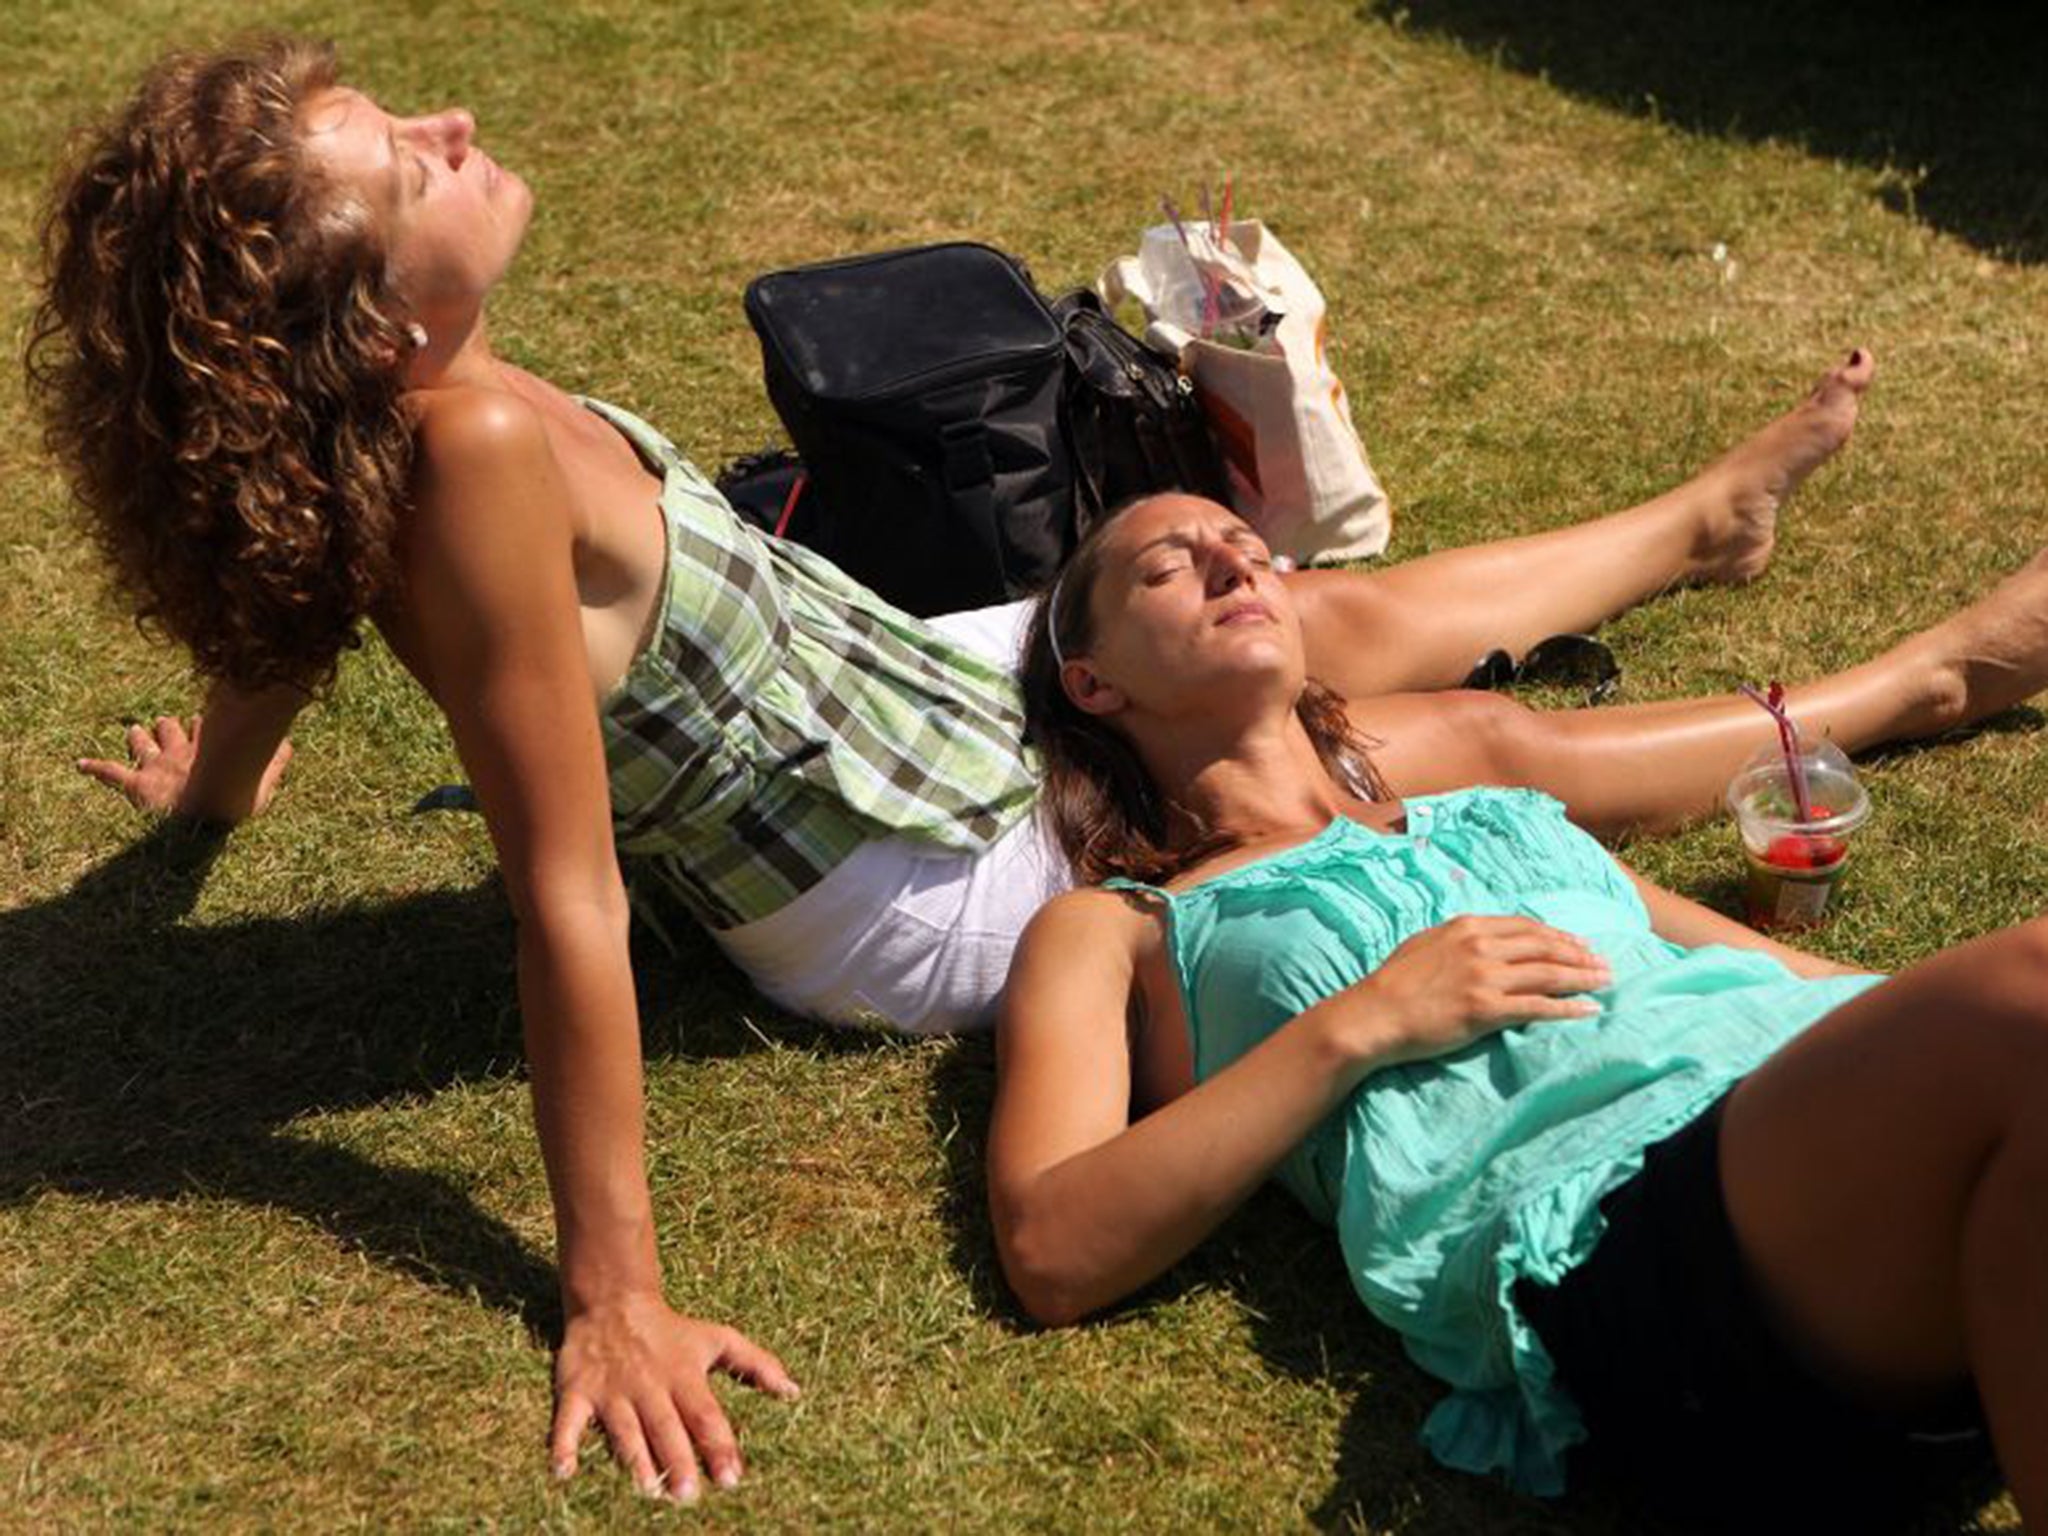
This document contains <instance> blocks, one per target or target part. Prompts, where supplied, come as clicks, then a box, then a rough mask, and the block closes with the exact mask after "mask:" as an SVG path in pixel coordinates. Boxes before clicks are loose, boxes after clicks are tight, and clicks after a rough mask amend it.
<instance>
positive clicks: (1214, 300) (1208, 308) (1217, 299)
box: [1159, 196, 1223, 336]
mask: <svg viewBox="0 0 2048 1536" xmlns="http://www.w3.org/2000/svg"><path fill="white" fill-rule="evenodd" d="M1159 206H1160V207H1161V208H1163V209H1165V210H1166V217H1167V218H1168V219H1169V220H1171V221H1172V223H1173V232H1174V233H1175V234H1177V235H1179V236H1180V243H1181V245H1182V246H1183V247H1184V248H1185V249H1186V251H1187V253H1188V260H1189V261H1190V262H1192V263H1193V264H1194V268H1195V276H1196V277H1197V278H1199V279H1200V280H1201V284H1202V334H1203V335H1204V336H1209V335H1212V334H1213V333H1214V332H1215V330H1216V326H1217V323H1218V322H1219V321H1220V320H1221V319H1222V318H1223V300H1222V297H1221V295H1219V294H1218V293H1217V291H1216V278H1215V276H1214V275H1213V274H1212V273H1211V272H1210V271H1209V269H1208V268H1207V267H1205V266H1203V265H1202V261H1201V258H1200V257H1198V256H1197V255H1196V254H1195V242H1194V241H1192V240H1190V239H1189V238H1188V229H1187V226H1186V225H1185V224H1183V223H1181V221H1180V210H1179V209H1178V208H1176V207H1174V206H1173V199H1172V198H1170V197H1164V196H1162V197H1161V198H1160V199H1159Z"/></svg>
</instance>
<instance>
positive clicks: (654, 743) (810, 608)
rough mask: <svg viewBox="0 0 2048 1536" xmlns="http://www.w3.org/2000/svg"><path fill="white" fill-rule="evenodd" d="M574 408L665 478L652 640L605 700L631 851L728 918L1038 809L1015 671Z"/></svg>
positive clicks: (609, 748)
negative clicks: (752, 519)
mask: <svg viewBox="0 0 2048 1536" xmlns="http://www.w3.org/2000/svg"><path fill="white" fill-rule="evenodd" d="M583 404H584V405H585V406H587V407H588V408H589V409H591V410H593V411H595V412H596V413H597V414H598V415H600V416H602V417H604V419H605V420H607V421H609V422H610V423H611V424H612V425H613V426H615V427H616V428H618V430H619V431H620V432H621V433H622V434H624V436H625V437H626V438H627V439H628V440H629V441H630V442H632V443H633V445H634V446H635V447H637V448H638V449H639V450H640V453H641V455H642V456H643V457H644V458H645V459H646V461H647V463H648V466H649V467H650V468H651V469H653V470H654V471H656V472H657V473H658V474H660V475H661V477H662V491H661V509H662V517H663V520H664V522H665V523H666V525H667V531H668V573H667V576H666V578H665V584H664V590H663V592H662V596H661V601H660V604H659V607H658V609H657V613H656V618H655V629H654V633H653V636H652V638H651V639H650V640H649V641H648V642H647V645H646V647H645V649H644V650H642V652H641V653H640V655H639V657H638V658H637V659H636V660H635V661H634V663H633V665H632V667H631V668H630V669H629V670H628V671H627V673H626V675H625V677H624V678H623V679H622V680H621V681H620V683H619V685H618V687H617V688H615V689H613V690H612V692H611V693H610V695H608V696H607V697H606V699H605V700H604V702H603V704H602V705H601V707H600V708H599V711H598V718H599V723H600V725H601V726H602V728H603V733H604V741H605V759H606V764H607V767H608V769H609V772H610V777H611V797H612V824H613V831H614V835H615V837H616V840H617V843H618V847H619V851H620V853H622V854H625V855H628V856H631V857H632V858H634V859H635V860H636V861H637V862H639V863H641V864H642V865H643V867H646V868H649V869H651V871H652V872H653V873H654V874H655V875H657V876H658V877H659V879H660V881H661V883H662V884H663V885H664V886H666V887H668V888H669V889H671V890H673V891H674V893H675V894H676V895H677V896H678V897H679V898H680V899H681V900H682V902H683V903H684V905H685V906H687V907H688V908H689V909H690V911H691V913H692V914H693V915H694V916H695V917H697V919H698V920H699V921H701V922H703V923H705V924H706V925H708V926H710V927H712V928H732V927H737V926H738V925H740V924H742V923H747V922H752V921H753V920H755V919H756V918H761V917H766V916H767V915H768V914H769V913H771V912H773V911H775V910H776V909H777V908H779V907H781V906H782V905H783V904H784V903H786V902H788V901H790V900H791V899H793V898H794V897H796V896H798V895H800V894H802V893H803V892H804V891H806V890H808V889H809V888H810V887H811V886H813V885H815V884H817V882H818V881H819V880H821V879H823V878H824V876H825V875H826V874H828V873H829V872H830V871H831V870H832V869H833V868H834V867H836V866H837V865H838V864H839V863H840V861H841V860H843V859H845V858H846V857H847V856H848V855H849V854H851V853H852V852H853V851H854V850H855V849H856V848H858V847H860V846H861V845H862V844H863V843H866V842H871V841H873V840H875V839H877V838H882V837H888V836H890V835H903V836H907V837H912V838H918V839H922V840H925V841H928V842H931V843H935V844H938V845H940V846H943V847H947V848H953V849H958V850H961V851H963V852H968V853H978V852H981V851H982V850H984V849H986V848H987V847H988V846H989V845H990V844H991V843H993V842H994V841H995V840H996V839H997V838H998V837H999V836H1001V835H1002V834H1003V832H1005V831H1006V830H1008V829H1009V827H1010V826H1012V825H1013V824H1014V823H1015V822H1016V821H1017V820H1018V819H1019V818H1020V817H1021V816H1022V815H1023V814H1024V813H1025V812H1026V811H1027V810H1028V809H1029V808H1030V806H1031V803H1032V800H1033V796H1034V793H1035V781H1034V778H1033V775H1032V773H1031V770H1030V768H1029V766H1028V765H1027V764H1026V762H1025V761H1024V757H1023V749H1022V747H1021V745H1020V743H1021V741H1022V736H1023V728H1024V723H1023V715H1022V712H1021V710H1020V708H1019V705H1018V699H1017V692H1016V685H1015V682H1014V680H1013V679H1012V678H1011V677H1010V676H1009V674H1008V673H1007V672H1005V671H1004V670H1002V669H1001V668H999V667H995V666H992V665H991V664H990V663H988V662H987V661H985V660H983V659H981V658H980V657H978V656H976V655H974V654H973V653H972V652H970V651H967V650H964V649H962V648H960V647H959V646H956V645H954V644H952V643H951V642H950V641H948V640H947V639H946V638H945V637H944V636H942V635H940V634H938V633H937V632H935V631H934V630H932V629H931V628H930V627H929V626H928V625H925V624H923V623H921V622H919V621H918V620H917V619H915V618H912V617H911V616H910V615H909V614H907V613H904V612H902V611H901V610H899V609H896V608H893V607H891V606H890V605H889V604H887V603H885V602H883V601H882V600H881V599H880V598H879V597H876V596H875V595H874V594H873V593H872V592H869V591H868V590H867V589H866V588H865V587H862V586H861V585H860V584H859V583H857V582H855V581H854V580H853V579H852V578H851V577H849V576H847V575H846V574H845V573H844V572H842V571H841V570H839V568H838V567H837V566H835V565H833V564H832V563H831V562H830V561H828V560H825V559H824V558H822V557H821V556H819V555H817V554H815V553H813V552H812V551H810V550H807V549H804V548H802V547H801V546H798V545H795V544H786V543H783V542H782V541H781V540H778V539H770V538H765V537H763V536H762V535H761V534H759V533H757V532H756V531H755V530H754V529H752V528H750V527H749V526H747V525H746V524H745V523H743V522H741V521H740V519H739V518H738V517H737V516H735V515H734V513H733V511H732V509H731V507H730V506H728V505H727V503H726V500H725V498H724V497H723V496H721V495H720V494H719V493H718V491H717V490H716V489H715V488H714V487H713V486H712V485H711V483H710V482H709V481H707V480H706V479H705V478H704V477H703V476H702V475H701V474H699V473H698V471H697V469H696V468H695V466H693V465H692V464H690V463H689V461H688V460H686V459H685V458H683V456H682V455H681V454H680V453H678V452H677V451H676V448H675V445H674V444H672V443H670V442H669V441H668V439H666V438H665V437H663V436H662V435H661V434H660V433H659V432H657V431H655V430H654V428H652V427H650V426H649V425H648V424H647V423H646V422H644V421H642V420H640V419H639V418H638V417H637V416H634V415H632V414H631V413H630V412H627V411H622V410H620V409H619V408H618V407H616V406H611V405H606V404H604V403H603V402H601V401H597V400H584V401H583Z"/></svg>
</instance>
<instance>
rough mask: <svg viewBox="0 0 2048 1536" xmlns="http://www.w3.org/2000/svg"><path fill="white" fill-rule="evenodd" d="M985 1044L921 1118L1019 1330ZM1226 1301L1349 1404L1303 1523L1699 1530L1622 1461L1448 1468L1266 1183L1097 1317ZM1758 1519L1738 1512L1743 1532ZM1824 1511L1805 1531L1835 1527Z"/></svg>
mask: <svg viewBox="0 0 2048 1536" xmlns="http://www.w3.org/2000/svg"><path fill="white" fill-rule="evenodd" d="M994 1097H995V1049H994V1042H993V1041H992V1040H990V1039H989V1038H987V1037H985V1036H984V1037H977V1038H971V1039H961V1040H956V1041H954V1042H953V1043H952V1044H951V1046H950V1047H949V1048H948V1050H947V1052H946V1054H945V1056H944V1057H943V1058H942V1059H941V1060H940V1062H939V1063H938V1065H937V1066H936V1067H935V1069H934V1070H933V1072H932V1075H931V1087H930V1093H929V1097H928V1100H927V1118H928V1121H929V1123H930V1126H931V1131H932V1138H933V1141H934V1143H935V1144H937V1145H939V1146H941V1147H943V1148H944V1149H945V1156H946V1171H945V1179H946V1186H945V1189H944V1190H943V1192H942V1200H941V1204H940V1214H941V1219H942V1220H943V1221H944V1223H945V1225H946V1229H947V1231H948V1233H949V1236H950V1240H951V1258H952V1262H953V1265H954V1267H955V1269H956V1271H957V1272H958V1273H959V1274H960V1275H961V1276H962V1277H964V1278H965V1279H966V1281H967V1282H968V1284H969V1285H970V1287H971V1288H972V1290H973V1294H974V1296H975V1299H976V1301H977V1303H978V1304H979V1305H980V1306H981V1307H982V1308H983V1309H984V1310H986V1311H987V1312H988V1313H989V1315H990V1316H992V1317H995V1318H998V1319H1000V1320H1002V1321H1003V1322H1004V1323H1005V1324H1006V1325H1008V1326H1010V1327H1012V1328H1015V1329H1018V1330H1020V1331H1022V1330H1026V1329H1029V1328H1030V1327H1032V1326H1033V1325H1032V1324H1031V1322H1030V1321H1029V1319H1028V1318H1026V1317H1025V1315H1024V1313H1023V1311H1022V1309H1021V1308H1020V1307H1019V1306H1018V1305H1017V1301H1016V1298H1015V1297H1014V1296H1012V1295H1011V1293H1010V1291H1009V1290H1008V1288H1007V1287H1006V1286H1005V1285H1004V1283H1003V1280H1002V1271H1001V1267H1000V1265H999V1263H998V1260H997V1257H996V1249H995V1237H994V1230H993V1227H992V1226H991V1224H990V1221H989V1214H988V1200H987V1196H986V1193H985V1186H984V1182H983V1170H984V1166H985V1160H986V1155H987V1143H988V1125H989V1113H990V1109H991V1106H992V1105H993V1102H994ZM1197 1288H1199V1289H1204V1290H1218V1291H1223V1292H1225V1293H1227V1294H1229V1295H1231V1296H1232V1297H1234V1298H1235V1299H1236V1301H1237V1303H1238V1305H1239V1306H1240V1307H1241V1308H1242V1309H1243V1311H1244V1313H1245V1315H1246V1317H1247V1318H1248V1320H1249V1322H1250V1326H1251V1333H1252V1340H1253V1344H1254V1347H1255V1348H1256V1349H1257V1350H1258V1352H1259V1354H1260V1357H1261V1358H1262V1359H1263V1360H1264V1361H1265V1362H1266V1364H1267V1365H1268V1366H1269V1367H1270V1368H1271V1369H1272V1370H1273V1371H1274V1372H1275V1373H1276V1374H1280V1375H1285V1376H1288V1377H1292V1378H1294V1379H1297V1380H1301V1381H1309V1382H1315V1383H1318V1384H1320V1385H1322V1386H1324V1387H1326V1388H1327V1389H1329V1390H1330V1391H1331V1392H1333V1393H1335V1394H1337V1395H1338V1396H1339V1397H1340V1398H1342V1399H1344V1400H1346V1401H1348V1402H1349V1404H1350V1407H1349V1410H1348V1412H1347V1414H1346V1417H1345V1423H1344V1427H1343V1430H1342V1431H1341V1433H1340V1436H1339V1441H1338V1450H1337V1458H1336V1463H1335V1465H1334V1466H1333V1467H1332V1469H1331V1483H1330V1487H1329V1489H1328V1490H1327V1491H1326V1492H1325V1493H1324V1495H1323V1497H1322V1499H1321V1501H1320V1502H1319V1503H1318V1504H1317V1506H1316V1507H1315V1509H1314V1510H1312V1511H1311V1512H1310V1518H1311V1520H1312V1521H1313V1522H1314V1524H1315V1525H1316V1526H1317V1528H1318V1529H1320V1530H1325V1531H1333V1532H1335V1531H1366V1530H1370V1531H1395V1530H1397V1531H1400V1532H1402V1533H1403V1536H1471V1533H1473V1532H1475V1531H1484V1532H1488V1533H1490V1536H1684V1533H1689V1532H1692V1531H1695V1530H1699V1529H1702V1527H1699V1526H1696V1525H1693V1524H1690V1523H1687V1522H1686V1521H1684V1520H1682V1519H1679V1518H1676V1517H1674V1515H1673V1514H1672V1512H1671V1511H1670V1510H1669V1509H1667V1508H1660V1507H1653V1506H1652V1505H1651V1504H1650V1503H1648V1502H1647V1501H1646V1500H1645V1499H1644V1498H1643V1496H1642V1495H1641V1493H1640V1492H1639V1491H1638V1490H1636V1489H1634V1488H1632V1487H1630V1485H1629V1484H1628V1482H1627V1479H1626V1474H1625V1472H1624V1471H1618V1470H1617V1469H1615V1468H1613V1467H1609V1466H1602V1465H1598V1464H1581V1465H1575V1466H1574V1468H1573V1470H1572V1478H1573V1491H1572V1492H1571V1494H1570V1495H1569V1496H1568V1497H1566V1498H1563V1499H1560V1500H1557V1501H1554V1502H1546V1501H1539V1500H1536V1499H1532V1498H1525V1497H1522V1496H1520V1495H1517V1494H1515V1493H1512V1492H1510V1491H1509V1490H1508V1488H1507V1487H1506V1485H1505V1484H1504V1483H1501V1482H1498V1481H1495V1480H1489V1479H1484V1478H1478V1477H1471V1476H1467V1475H1465V1474H1462V1473H1458V1472H1453V1471H1450V1470H1448V1469H1447V1468H1444V1467H1442V1466H1440V1465H1438V1464H1437V1463H1436V1462H1435V1461H1434V1460H1433V1459H1432V1458H1431V1457H1430V1455H1429V1453H1428V1452H1427V1451H1426V1450H1424V1449H1423V1447H1422V1444H1421V1441H1420V1438H1419V1436H1420V1433H1421V1429H1422V1424H1423V1421H1424V1420H1425V1419H1426V1418H1427V1417H1428V1415H1429V1412H1430V1409H1431V1408H1432V1407H1434V1406H1435V1404H1436V1403H1437V1402H1438V1401H1439V1400H1440V1399H1441V1398H1442V1397H1443V1395H1444V1388H1443V1386H1442V1385H1441V1384H1440V1383H1438V1382H1437V1381H1436V1380H1434V1379H1433V1378H1431V1377H1430V1376H1428V1375H1427V1374H1425V1373H1424V1372H1423V1371H1421V1370H1420V1369H1419V1368H1418V1367H1416V1366H1415V1365H1414V1364H1413V1363H1412V1362H1410V1361H1409V1359H1408V1358H1407V1355H1406V1354H1405V1352H1404V1351H1403V1349H1402V1347H1401V1343H1400V1340H1399V1338H1398V1336H1397V1335H1396V1334H1395V1333H1394V1332H1393V1331H1392V1330H1391V1329H1388V1328H1385V1327H1383V1326H1381V1325H1380V1324H1379V1323H1378V1322H1376V1321H1375V1320H1374V1319H1373V1318H1372V1317H1371V1316H1370V1315H1368V1314H1367V1312H1366V1311H1365V1308H1364V1306H1363V1305H1362V1304H1361V1303H1360V1301H1359V1300H1358V1297H1357V1294H1356V1292H1355V1291H1354V1290H1353V1289H1352V1286H1351V1280H1350V1276H1349V1275H1348V1274H1347V1273H1346V1271H1345V1267H1344V1261H1343V1257H1342V1255H1341V1253H1340V1252H1339V1250H1338V1245H1337V1239H1336V1236H1335V1234H1334V1233H1332V1232H1331V1231H1330V1230H1329V1229H1328V1228H1327V1227H1324V1226H1322V1225H1320V1224H1319V1223H1317V1222H1315V1221H1313V1220H1312V1219H1311V1218H1310V1217H1309V1216H1308V1215H1307V1214H1306V1213H1305V1212H1304V1211H1303V1210H1302V1209H1301V1208H1300V1206H1298V1205H1297V1204H1295V1202H1294V1201H1293V1200H1292V1199H1291V1198H1290V1197H1288V1196H1287V1195H1285V1194H1284V1193H1282V1192H1281V1191H1279V1190H1278V1189H1277V1188H1275V1187H1273V1186H1268V1187H1267V1188H1265V1189H1263V1190H1261V1191H1260V1192H1259V1193H1258V1194H1257V1195H1255V1196H1253V1198H1252V1199H1251V1200H1250V1201H1249V1202H1247V1203H1246V1205H1245V1207H1244V1209H1243V1210H1241V1211H1239V1212H1238V1213H1237V1214H1236V1215H1235V1216H1233V1217H1232V1218H1231V1219H1230V1220H1229V1221H1228V1222H1226V1223H1225V1224H1224V1225H1223V1227H1222V1228H1221V1229H1220V1230H1219V1231H1218V1232H1217V1233H1216V1235H1215V1236H1213V1237H1212V1238H1210V1239H1209V1241H1208V1242H1206V1243H1204V1244H1203V1245H1202V1246H1201V1247H1200V1248H1199V1249H1197V1250H1196V1252H1195V1253H1193V1254H1192V1255H1190V1256H1189V1257H1188V1258H1187V1259H1185V1260H1183V1261H1182V1262H1181V1263H1180V1264H1178V1265H1176V1266H1174V1268H1173V1269H1172V1270H1170V1271H1169V1272H1168V1273H1167V1274H1166V1275H1165V1276H1163V1277H1162V1278H1161V1279H1160V1280H1158V1281H1157V1282H1156V1283H1154V1284H1153V1285H1151V1286H1148V1287H1147V1288H1146V1289H1145V1290H1144V1291H1142V1292H1140V1293H1138V1294H1137V1295H1136V1296H1134V1297H1132V1298H1131V1299H1130V1301H1128V1302H1127V1303H1125V1304H1124V1305H1123V1306H1121V1307H1119V1308H1117V1309H1115V1310H1114V1311H1112V1312H1110V1313H1109V1314H1107V1315H1106V1316H1105V1318H1104V1319H1103V1321H1102V1323H1101V1324H1098V1325H1097V1326H1111V1327H1114V1326H1116V1325H1117V1319H1118V1316H1119V1314H1121V1313H1125V1312H1128V1311H1130V1310H1133V1309H1141V1308H1143V1307H1144V1306H1146V1305H1147V1304H1148V1303H1151V1302H1156V1301H1157V1300H1159V1299H1160V1298H1161V1297H1162V1296H1171V1295H1173V1294H1176V1293H1178V1292H1181V1291H1186V1290H1191V1289H1197ZM1997 1491H1998V1490H1997V1487H1996V1485H1995V1484H1993V1483H1983V1484H1979V1485H1976V1486H1973V1487H1971V1488H1967V1489H1965V1490H1963V1491H1962V1492H1961V1493H1959V1494H1958V1495H1957V1496H1956V1497H1955V1498H1954V1499H1953V1500H1951V1501H1950V1502H1948V1503H1945V1504H1940V1505H1935V1506H1933V1507H1931V1508H1929V1509H1928V1510H1927V1511H1926V1512H1924V1514H1922V1515H1920V1516H1919V1517H1917V1518H1916V1519H1914V1520H1913V1521H1912V1522H1910V1523H1909V1524H1908V1525H1907V1526H1906V1527H1905V1528H1904V1533H1905V1536H1960V1533H1968V1532H1975V1531H1978V1530H1979V1529H1981V1527H1980V1526H1979V1525H1978V1524H1977V1522H1976V1512H1977V1510H1978V1509H1980V1508H1981V1507H1982V1506H1983V1505H1984V1504H1985V1503H1986V1502H1987V1501H1988V1500H1990V1499H1991V1498H1993V1497H1995V1496H1996V1494H1997ZM1766 1528H1769V1529H1779V1530H1786V1531H1788V1532H1789V1531H1803V1529H1804V1528H1802V1527H1797V1526H1793V1527H1786V1526H1784V1525H1783V1524H1782V1523H1781V1524H1780V1525H1779V1526H1777V1527H1767V1526H1766V1525H1765V1524H1763V1523H1762V1522H1758V1521H1745V1523H1744V1524H1743V1526H1742V1529H1744V1530H1745V1531H1760V1530H1764V1529H1766ZM1838 1529H1839V1527H1838V1526H1835V1525H1831V1524H1828V1523H1826V1522H1822V1523H1820V1524H1817V1525H1814V1526H1812V1527H1811V1533H1812V1536H1835V1533H1836V1532H1837V1530H1838Z"/></svg>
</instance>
